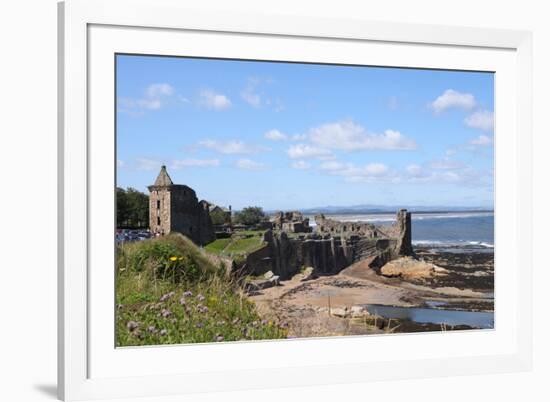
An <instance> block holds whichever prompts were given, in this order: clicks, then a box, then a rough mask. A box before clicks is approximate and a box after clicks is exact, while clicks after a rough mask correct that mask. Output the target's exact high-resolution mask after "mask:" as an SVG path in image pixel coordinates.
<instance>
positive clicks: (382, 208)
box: [267, 204, 493, 215]
mask: <svg viewBox="0 0 550 402" xmlns="http://www.w3.org/2000/svg"><path fill="white" fill-rule="evenodd" d="M402 208H406V209H408V210H409V211H411V212H433V213H435V212H472V211H476V212H493V208H490V207H453V206H428V207H427V206H415V205H399V206H397V205H395V206H391V205H390V206H388V205H368V204H364V205H352V206H345V207H343V206H331V205H327V206H324V207H316V208H303V209H299V208H298V209H297V210H299V211H301V212H302V213H303V214H306V215H314V214H387V213H394V212H396V211H397V210H399V209H402ZM267 212H268V213H271V212H275V211H267Z"/></svg>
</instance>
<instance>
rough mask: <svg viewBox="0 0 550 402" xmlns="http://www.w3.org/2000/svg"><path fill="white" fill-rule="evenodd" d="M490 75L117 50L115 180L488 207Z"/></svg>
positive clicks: (344, 201)
mask: <svg viewBox="0 0 550 402" xmlns="http://www.w3.org/2000/svg"><path fill="white" fill-rule="evenodd" d="M493 78H494V77H493V74H492V73H478V72H458V71H437V70H418V69H397V68H376V67H364V66H334V65H313V64H291V63H273V62H257V61H235V60H207V59H193V58H175V57H146V56H129V55H128V56H126V55H122V56H121V55H119V56H117V84H116V85H117V166H118V169H117V185H118V186H121V187H129V186H130V187H135V188H137V189H139V190H141V191H147V185H149V184H151V183H153V181H154V180H155V178H156V175H157V173H158V171H159V169H160V166H161V165H162V164H165V165H166V166H167V168H168V172H169V174H170V176H171V177H172V180H173V181H174V182H175V183H178V184H186V185H188V186H190V187H192V188H194V189H195V191H196V192H197V196H198V197H199V198H200V199H206V200H209V201H211V202H214V203H216V204H220V205H232V206H233V207H234V208H235V209H240V208H242V207H245V206H248V205H259V206H262V207H263V208H264V209H267V210H273V209H293V208H311V207H320V206H327V205H332V206H352V205H359V204H375V205H392V206H400V205H401V206H411V205H417V206H418V205H421V206H468V207H472V206H475V207H489V208H492V206H493V158H494V153H493V125H494V123H493V120H494V119H493V110H494V98H493V93H494V81H493Z"/></svg>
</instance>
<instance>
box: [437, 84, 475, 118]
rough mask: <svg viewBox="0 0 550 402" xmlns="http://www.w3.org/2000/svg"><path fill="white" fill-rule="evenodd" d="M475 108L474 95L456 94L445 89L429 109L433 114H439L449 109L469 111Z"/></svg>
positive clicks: (456, 92)
mask: <svg viewBox="0 0 550 402" xmlns="http://www.w3.org/2000/svg"><path fill="white" fill-rule="evenodd" d="M475 106H476V100H475V98H474V95H472V94H469V93H462V92H458V91H455V90H454V89H447V90H446V91H445V92H443V94H442V95H440V96H438V97H437V98H436V99H435V100H434V101H433V102H431V103H430V108H431V109H432V110H433V111H434V112H435V113H441V112H443V111H445V110H447V109H451V108H458V109H465V110H471V109H473V108H474V107H475Z"/></svg>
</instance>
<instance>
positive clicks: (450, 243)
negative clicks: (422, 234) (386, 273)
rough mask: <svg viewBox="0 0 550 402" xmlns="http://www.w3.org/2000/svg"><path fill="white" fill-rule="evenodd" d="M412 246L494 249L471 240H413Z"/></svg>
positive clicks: (485, 243) (492, 246) (486, 244)
mask: <svg viewBox="0 0 550 402" xmlns="http://www.w3.org/2000/svg"><path fill="white" fill-rule="evenodd" d="M412 244H413V246H435V247H442V246H443V247H468V246H479V247H482V248H495V245H494V244H492V243H488V242H483V241H472V240H447V241H445V240H413V241H412Z"/></svg>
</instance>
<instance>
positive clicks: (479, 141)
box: [470, 135, 493, 147]
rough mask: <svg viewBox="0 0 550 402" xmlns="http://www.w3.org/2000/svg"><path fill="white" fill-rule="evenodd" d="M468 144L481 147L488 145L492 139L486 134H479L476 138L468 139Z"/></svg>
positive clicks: (491, 142)
mask: <svg viewBox="0 0 550 402" xmlns="http://www.w3.org/2000/svg"><path fill="white" fill-rule="evenodd" d="M470 144H472V145H478V146H482V147H488V146H491V145H492V144H493V139H492V138H491V137H489V136H487V135H480V136H479V137H477V138H474V139H473V140H471V141H470Z"/></svg>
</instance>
